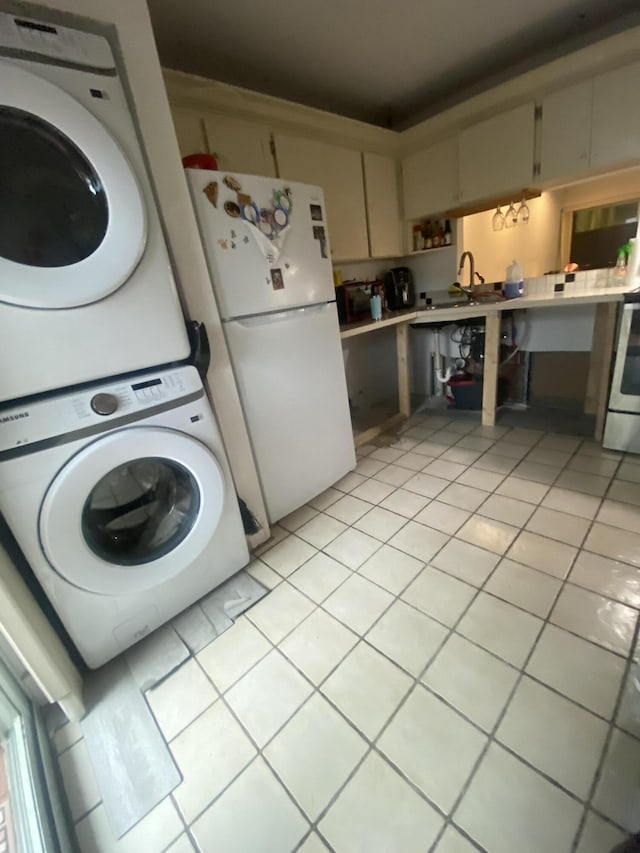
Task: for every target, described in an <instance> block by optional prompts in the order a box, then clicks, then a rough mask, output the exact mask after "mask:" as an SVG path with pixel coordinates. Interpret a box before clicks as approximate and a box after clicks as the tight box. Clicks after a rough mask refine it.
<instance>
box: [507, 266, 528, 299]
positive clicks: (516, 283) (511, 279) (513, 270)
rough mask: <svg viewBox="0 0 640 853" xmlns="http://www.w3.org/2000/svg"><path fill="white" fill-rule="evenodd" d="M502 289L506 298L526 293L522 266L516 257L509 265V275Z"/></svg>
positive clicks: (513, 297)
mask: <svg viewBox="0 0 640 853" xmlns="http://www.w3.org/2000/svg"><path fill="white" fill-rule="evenodd" d="M502 290H503V293H504V298H505V299H516V298H517V297H518V296H522V294H523V293H524V276H523V274H522V266H521V265H520V264H519V263H518V262H517V261H516V260H515V259H514V260H513V262H512V263H510V264H509V266H508V267H507V277H506V280H505V283H504V287H503V288H502Z"/></svg>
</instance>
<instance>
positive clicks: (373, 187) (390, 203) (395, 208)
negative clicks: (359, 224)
mask: <svg viewBox="0 0 640 853" xmlns="http://www.w3.org/2000/svg"><path fill="white" fill-rule="evenodd" d="M362 163H363V167H364V185H365V190H366V203H367V222H368V224H369V247H370V249H371V257H372V258H389V257H394V256H397V255H401V254H402V233H401V228H400V198H399V192H398V167H397V164H396V161H395V160H394V159H393V157H385V156H383V155H382V154H370V153H368V152H365V153H364V154H363V155H362Z"/></svg>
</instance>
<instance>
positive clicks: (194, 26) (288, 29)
mask: <svg viewBox="0 0 640 853" xmlns="http://www.w3.org/2000/svg"><path fill="white" fill-rule="evenodd" d="M148 2H149V8H150V11H151V19H152V23H153V27H154V31H155V35H156V39H157V42H158V49H159V52H160V59H161V62H162V64H163V66H165V67H167V68H174V69H178V70H181V71H187V72H191V73H193V74H199V75H202V76H204V77H209V78H211V79H214V80H220V81H222V82H225V83H232V84H235V85H238V86H243V87H245V88H248V89H254V90H256V91H259V92H263V93H266V94H269V95H275V96H277V97H281V98H285V99H287V100H291V101H297V102H298V103H302V104H307V105H309V106H313V107H319V108H320V109H326V110H330V111H331V112H335V113H339V114H342V115H345V116H351V117H352V118H357V119H360V120H362V121H366V122H370V123H373V124H378V125H382V126H384V127H394V128H397V129H401V128H403V127H407V126H410V125H411V124H413V123H416V122H417V121H420V120H422V119H424V118H426V117H427V116H429V115H432V114H434V113H435V112H438V111H439V110H441V109H443V108H445V107H447V106H450V105H451V104H452V103H455V102H456V101H460V100H463V99H464V98H466V97H470V96H471V95H472V94H476V93H477V92H478V91H482V90H483V89H487V88H489V87H491V86H493V85H496V84H497V83H498V82H500V81H501V80H503V79H507V78H508V77H509V76H513V74H514V73H517V72H522V71H524V70H527V69H528V68H532V67H534V66H535V65H537V64H539V63H541V62H544V61H549V60H550V59H552V58H555V57H557V56H561V55H563V54H564V53H567V52H569V51H570V50H573V49H577V48H578V47H581V46H583V45H584V44H587V43H589V42H590V41H593V40H595V39H596V38H599V37H602V35H603V34H608V33H609V32H616V31H618V30H620V29H622V28H624V27H625V26H629V25H630V23H634V24H635V23H637V20H636V18H635V16H634V17H633V18H631V17H630V15H631V13H633V12H637V10H638V0H534V1H533V2H532V0H484V2H479V0H455V2H452V0H275V2H272V3H268V2H265V1H264V0H258V2H256V0H232V1H231V2H230V0H224V2H222V0H183V2H182V3H178V2H176V0H148Z"/></svg>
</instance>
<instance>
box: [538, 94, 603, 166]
mask: <svg viewBox="0 0 640 853" xmlns="http://www.w3.org/2000/svg"><path fill="white" fill-rule="evenodd" d="M592 100H593V81H592V80H585V81H584V82H582V83H576V84H575V85H574V86H568V87H567V88H566V89H560V90H559V91H557V92H552V93H551V94H550V95H545V97H544V98H543V99H542V104H541V106H542V115H541V116H540V121H541V134H540V169H539V174H538V175H537V176H536V182H538V181H541V182H542V181H549V180H552V179H555V178H567V177H571V176H572V175H578V174H580V172H584V171H586V170H587V169H588V168H589V162H590V158H589V151H590V147H591V109H592Z"/></svg>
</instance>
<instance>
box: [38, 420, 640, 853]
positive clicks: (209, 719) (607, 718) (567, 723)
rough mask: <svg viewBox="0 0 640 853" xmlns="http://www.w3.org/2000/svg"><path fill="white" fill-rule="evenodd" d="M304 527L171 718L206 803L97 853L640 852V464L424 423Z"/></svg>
mask: <svg viewBox="0 0 640 853" xmlns="http://www.w3.org/2000/svg"><path fill="white" fill-rule="evenodd" d="M358 455H359V461H358V466H357V469H356V471H355V472H352V473H349V474H347V475H346V476H345V477H344V478H343V479H342V480H340V481H339V482H338V483H336V484H335V487H333V488H331V489H328V490H327V491H326V492H325V493H324V494H322V495H319V496H318V497H317V498H315V499H314V500H313V501H311V503H310V504H309V505H308V506H306V507H302V508H301V509H300V510H298V511H296V512H295V513H292V515H291V516H289V517H288V518H286V519H284V520H283V521H282V523H281V524H280V525H278V526H277V527H276V528H275V529H274V531H273V532H274V536H273V539H272V541H270V542H269V543H267V545H265V546H263V547H262V548H261V549H259V556H257V557H256V558H255V559H254V561H253V563H252V565H251V567H250V569H249V570H250V572H251V573H252V574H253V575H254V577H256V578H257V579H258V580H260V582H261V583H263V584H265V585H266V586H268V587H269V588H270V589H271V592H270V593H269V595H268V596H266V598H264V599H263V600H262V601H261V602H259V603H258V604H257V605H256V606H255V607H254V608H252V609H251V610H249V611H248V612H247V613H246V614H244V615H243V616H241V617H240V618H239V619H238V620H237V621H236V623H235V625H234V626H233V627H232V628H230V629H229V630H228V631H227V632H226V633H224V634H223V635H222V636H221V637H219V638H218V639H216V640H215V641H214V642H212V643H211V644H210V645H209V646H207V647H206V648H204V649H203V650H202V651H201V652H200V653H199V654H197V655H196V656H195V657H194V658H191V659H190V660H189V661H187V662H186V663H184V664H183V665H182V666H181V667H180V668H179V669H178V670H177V671H175V672H174V673H173V674H172V675H171V676H170V677H169V678H168V679H166V680H165V681H164V682H163V683H161V684H160V685H159V686H157V687H155V688H154V689H153V690H150V691H148V692H147V694H146V696H147V699H148V702H149V705H150V707H151V709H152V711H153V713H154V714H155V717H156V719H157V722H158V725H159V726H160V728H161V730H162V732H163V734H164V736H165V738H166V740H167V742H168V744H169V748H170V749H171V752H172V754H173V756H174V759H175V761H176V763H177V765H178V767H179V769H180V772H181V774H182V777H183V781H182V783H181V784H180V785H179V787H178V788H177V789H176V790H175V791H174V792H173V793H172V794H171V795H170V796H169V797H168V798H167V799H166V800H164V801H163V802H162V803H161V804H160V805H158V806H157V807H156V808H155V809H154V810H153V811H152V812H151V813H150V814H149V815H147V816H146V817H145V818H144V819H143V820H142V821H141V822H140V823H139V824H138V825H137V826H136V827H134V829H132V830H131V831H130V832H129V833H128V834H127V835H126V836H125V837H124V838H123V839H121V840H120V841H118V842H116V841H114V840H113V839H112V837H111V834H110V830H109V826H108V822H107V819H106V816H105V813H104V809H103V806H102V805H101V804H100V802H99V791H97V788H96V785H95V780H94V779H93V778H92V771H91V766H90V764H89V761H88V757H87V753H86V750H85V749H84V744H83V743H82V740H81V736H82V732H81V730H80V729H79V727H78V726H67V727H65V728H63V729H61V730H60V731H59V732H58V733H57V734H56V738H55V742H56V746H57V748H58V750H59V752H60V764H61V768H62V772H63V776H64V781H65V785H66V786H67V793H68V796H69V800H70V806H71V813H72V815H73V818H74V820H75V821H76V831H77V835H78V839H79V843H80V846H81V849H82V851H83V853H93V851H96V852H97V851H100V853H105V851H114V853H128V851H136V853H137V851H145V853H156V851H157V853H161V851H173V853H187V851H194V850H195V851H201V853H207V852H208V851H215V853H227V851H234V853H287V851H294V850H300V851H304V853H320V851H323V850H327V849H328V850H334V851H337V853H352V852H353V853H356V851H367V853H376V851H380V853H383V851H384V853H390V851H391V852H392V853H396V851H398V853H411V851H422V852H423V853H427V851H432V853H473V851H478V850H484V851H488V853H513V851H515V850H517V851H518V853H608V851H609V850H610V849H611V847H613V845H614V844H616V843H617V842H618V841H620V840H622V839H623V838H624V837H625V835H626V834H627V833H628V832H629V831H637V830H638V829H640V772H639V770H638V768H639V767H640V681H639V679H640V670H639V669H637V667H638V666H639V665H640V662H639V661H638V656H639V651H638V650H639V648H640V646H639V643H638V634H637V631H638V624H637V623H638V612H639V611H638V608H640V568H639V567H640V533H638V530H639V529H640V458H639V457H633V456H630V455H627V456H624V455H623V454H615V453H609V452H607V451H603V450H602V449H601V448H600V447H598V446H597V445H596V444H594V443H593V442H591V441H584V440H582V439H580V438H575V437H572V436H561V435H549V434H544V433H542V432H536V431H534V430H527V429H521V428H516V429H511V430H508V429H505V428H504V427H495V428H493V429H491V428H482V427H477V422H476V421H473V420H472V419H469V420H464V419H462V420H461V419H457V420H454V421H451V420H450V419H449V418H447V417H446V414H444V415H437V416H436V415H434V416H429V415H417V416H414V417H413V418H412V420H411V421H410V422H409V423H408V424H407V425H406V426H405V428H404V429H403V430H402V432H401V434H397V435H394V436H383V437H382V438H381V439H380V440H379V441H378V442H376V443H375V444H372V445H368V446H366V447H362V448H360V450H359V454H358Z"/></svg>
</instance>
